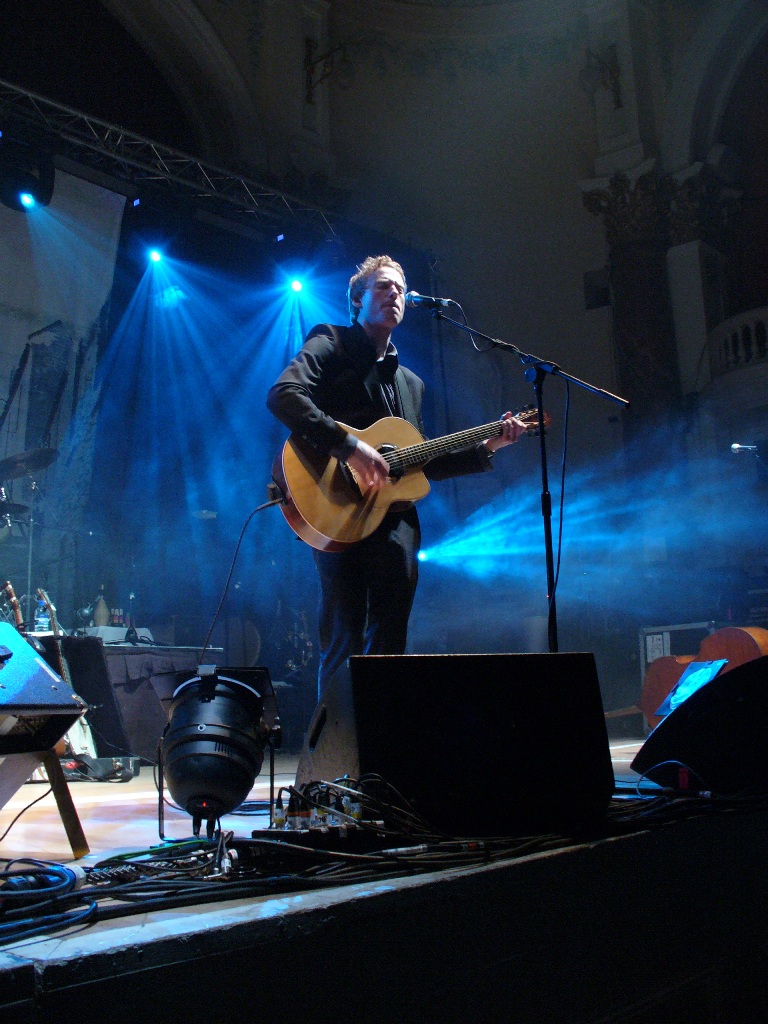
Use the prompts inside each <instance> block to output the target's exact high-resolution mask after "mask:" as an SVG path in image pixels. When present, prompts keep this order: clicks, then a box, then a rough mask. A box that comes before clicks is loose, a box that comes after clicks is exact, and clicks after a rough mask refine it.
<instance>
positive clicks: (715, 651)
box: [640, 626, 768, 729]
mask: <svg viewBox="0 0 768 1024" xmlns="http://www.w3.org/2000/svg"><path fill="white" fill-rule="evenodd" d="M766 654H768V630H766V629H763V628H762V627H760V626H724V627H723V628H722V629H718V630H715V632H714V633H710V634H708V635H707V636H705V637H704V638H703V640H702V641H701V643H700V644H699V650H698V653H697V654H680V655H674V654H667V655H665V656H664V657H661V658H656V660H655V661H652V662H651V664H650V665H649V666H648V668H647V669H646V672H645V677H644V678H643V688H642V693H641V695H640V710H641V711H642V712H643V715H644V717H645V720H646V721H647V722H648V725H650V727H651V728H652V729H655V728H656V726H657V725H658V724H659V722H660V721H661V717H660V716H659V715H657V714H656V710H657V708H659V707H660V706H661V704H662V702H663V701H664V700H665V698H666V697H667V696H668V695H669V694H670V693H671V692H672V690H673V689H674V688H675V687H676V686H677V684H678V683H679V682H680V677H681V676H682V674H683V672H685V670H686V668H687V667H688V666H689V665H690V664H691V662H692V661H697V662H698V661H721V660H722V659H723V658H724V659H725V660H726V661H727V664H726V665H723V667H722V668H721V669H720V672H719V675H725V674H726V673H727V672H732V671H733V670H734V669H735V668H739V666H740V665H746V663H747V662H748V661H754V660H755V659H757V658H762V657H763V656H764V655H766Z"/></svg>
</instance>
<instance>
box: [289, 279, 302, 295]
mask: <svg viewBox="0 0 768 1024" xmlns="http://www.w3.org/2000/svg"><path fill="white" fill-rule="evenodd" d="M303 287H304V285H303V284H302V282H301V281H300V280H299V279H298V278H297V277H295V278H294V279H293V280H292V281H291V291H294V292H300V291H301V290H302V289H303Z"/></svg>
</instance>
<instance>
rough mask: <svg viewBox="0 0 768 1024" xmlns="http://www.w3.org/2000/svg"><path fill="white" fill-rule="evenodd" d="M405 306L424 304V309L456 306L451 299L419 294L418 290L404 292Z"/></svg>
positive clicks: (456, 303)
mask: <svg viewBox="0 0 768 1024" xmlns="http://www.w3.org/2000/svg"><path fill="white" fill-rule="evenodd" d="M405 304H406V306H424V308H425V309H440V308H441V307H444V306H458V302H454V301H453V299H435V298H433V297H432V296H431V295H419V293H418V292H406V293H405Z"/></svg>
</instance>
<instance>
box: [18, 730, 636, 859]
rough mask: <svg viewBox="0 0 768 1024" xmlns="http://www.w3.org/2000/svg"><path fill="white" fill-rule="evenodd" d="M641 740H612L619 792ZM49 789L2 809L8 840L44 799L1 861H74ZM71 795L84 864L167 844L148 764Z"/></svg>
mask: <svg viewBox="0 0 768 1024" xmlns="http://www.w3.org/2000/svg"><path fill="white" fill-rule="evenodd" d="M643 742H644V740H643V739H642V738H638V739H624V740H615V741H612V742H611V760H612V762H613V770H614V776H615V778H616V785H617V790H618V791H625V792H632V790H633V787H634V783H635V781H636V779H637V776H636V775H635V773H634V772H633V771H632V770H631V769H630V767H629V765H630V763H631V761H632V759H633V758H634V756H635V754H636V753H637V751H638V750H639V749H640V747H641V746H642V744H643ZM297 764H298V754H281V753H279V752H278V753H277V754H276V756H275V791H277V790H278V789H279V787H281V786H288V785H291V784H292V783H293V781H294V778H295V776H296V766H297ZM47 789H48V786H47V784H46V783H45V782H27V783H25V784H24V785H23V786H21V787H20V788H19V789H18V790H17V791H16V793H15V794H14V795H13V796H12V797H11V799H10V800H9V801H8V802H7V804H6V805H5V806H4V807H3V808H2V809H0V836H2V835H3V833H4V832H5V831H6V829H7V828H8V826H9V825H10V823H11V822H12V821H13V819H14V817H15V816H16V815H17V814H18V813H19V812H20V811H22V810H23V809H24V808H25V807H27V806H28V805H29V804H31V803H32V802H33V801H34V800H37V799H38V798H39V797H41V796H42V799H41V800H40V802H39V803H36V804H35V805H34V806H33V807H30V808H29V810H27V811H26V812H25V813H24V814H23V815H22V816H21V817H20V818H19V820H18V821H17V822H16V823H15V824H14V825H13V826H12V828H11V829H10V832H9V833H8V835H7V836H6V837H5V839H3V840H2V841H0V857H4V858H12V857H33V858H35V859H37V860H52V861H56V862H62V863H67V862H70V861H71V860H72V851H71V849H70V846H69V842H68V840H67V837H66V835H65V833H64V827H63V825H62V821H61V818H60V816H59V812H58V809H57V806H56V802H55V800H54V798H53V794H51V793H49V794H48V795H47V796H44V795H43V794H44V793H45V791H46V790H47ZM269 789H270V782H269V768H268V765H267V764H266V762H265V765H264V768H263V769H262V772H261V774H260V775H259V777H258V778H257V780H256V783H255V785H254V787H253V789H252V791H251V793H250V794H249V796H248V802H249V803H251V802H256V801H259V802H262V801H266V800H268V799H269ZM69 791H70V793H71V794H72V799H73V801H74V804H75V807H76V808H77V813H78V816H79V818H80V823H81V825H82V827H83V831H84V833H85V837H86V840H87V841H88V845H89V847H90V854H89V855H88V857H87V859H86V860H84V861H83V863H85V864H91V863H93V862H94V861H96V860H98V859H99V858H103V857H106V856H109V855H112V854H114V853H115V852H116V851H120V852H127V851H130V850H144V849H147V848H148V847H150V846H155V845H157V844H158V843H159V842H160V841H161V840H160V833H159V827H158V819H159V815H158V796H157V787H156V785H155V780H154V777H153V769H152V767H151V766H150V765H144V766H142V767H141V769H140V771H139V774H138V775H137V776H135V777H134V778H133V779H131V780H130V781H128V782H124V783H120V782H89V781H78V782H70V783H69ZM167 796H168V794H167V792H166V797H167ZM191 824H192V822H191V818H190V816H189V815H188V814H186V813H184V812H182V811H179V810H177V809H175V808H174V807H172V806H169V805H168V803H166V805H165V809H164V826H163V832H164V835H165V837H166V839H182V838H185V837H188V836H189V835H191ZM268 826H269V813H268V811H266V810H265V811H262V812H260V813H256V814H229V815H226V816H225V817H224V818H223V819H222V827H223V829H224V830H225V831H227V830H228V831H232V832H234V833H235V836H236V837H241V838H247V837H249V836H250V835H251V832H252V831H253V830H254V829H265V828H267V827H268Z"/></svg>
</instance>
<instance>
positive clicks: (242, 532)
mask: <svg viewBox="0 0 768 1024" xmlns="http://www.w3.org/2000/svg"><path fill="white" fill-rule="evenodd" d="M284 502H285V498H284V497H283V496H282V495H281V496H280V497H279V498H273V499H272V500H271V501H265V502H264V503H263V504H262V505H257V506H256V508H255V509H253V511H252V512H249V513H248V516H247V517H246V520H245V522H244V523H243V527H242V529H241V530H240V536H239V537H238V538H237V544H236V545H235V553H234V554H233V555H232V562H231V564H230V566H229V574H228V576H227V580H226V583H225V584H224V590H223V591H222V594H221V600H220V601H219V604H218V607H217V608H216V611H215V612H214V614H213V619H212V620H211V625H210V628H209V630H208V635H207V636H206V638H205V642H204V643H203V646H202V648H201V649H200V650H199V651H198V655H197V657H198V659H199V660H202V657H203V655H204V654H205V652H206V650H207V649H208V644H209V643H210V642H211V636H212V635H213V630H214V628H215V626H216V623H217V621H218V618H219V615H220V614H221V609H222V608H223V607H224V602H225V601H226V599H227V594H228V593H229V585H230V583H231V582H232V577H233V575H234V572H235V563H236V562H237V556H238V554H239V553H240V546H241V545H242V543H243V538H244V537H245V531H246V530H247V529H248V524H249V523H250V521H251V520H252V519H253V517H254V516H255V515H256V513H257V512H262V511H263V510H264V509H265V508H271V507H272V506H273V505H282V504H284Z"/></svg>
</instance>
